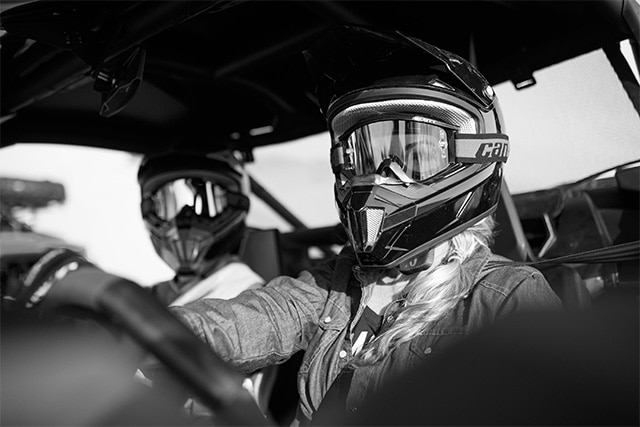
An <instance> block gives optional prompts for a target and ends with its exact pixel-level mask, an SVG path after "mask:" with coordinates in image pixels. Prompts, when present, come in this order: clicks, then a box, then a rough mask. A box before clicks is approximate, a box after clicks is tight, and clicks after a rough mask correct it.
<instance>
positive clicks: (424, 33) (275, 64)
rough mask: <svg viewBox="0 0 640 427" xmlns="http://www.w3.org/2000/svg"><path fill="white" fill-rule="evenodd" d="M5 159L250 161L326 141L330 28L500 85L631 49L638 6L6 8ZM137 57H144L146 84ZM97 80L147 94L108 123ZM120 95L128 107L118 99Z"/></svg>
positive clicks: (143, 4) (508, 1)
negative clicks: (260, 150)
mask: <svg viewBox="0 0 640 427" xmlns="http://www.w3.org/2000/svg"><path fill="white" fill-rule="evenodd" d="M2 8H3V11H2V14H1V15H0V17H1V22H2V30H3V31H5V32H6V33H5V34H3V35H2V38H1V42H2V49H1V50H0V55H1V57H0V59H1V67H2V68H1V71H2V100H1V103H0V108H1V114H2V124H1V132H2V141H1V143H0V144H1V145H2V146H6V145H11V144H13V143H15V142H59V143H68V144H78V145H87V146H97V147H105V148H112V149H118V150H124V151H129V152H135V153H144V154H149V153H156V152H162V151H166V150H172V149H181V150H190V151H196V152H212V151H218V150H221V149H226V148H234V149H240V150H245V151H250V150H251V149H252V148H253V147H257V146H262V145H267V144H274V143H279V142H283V141H288V140H292V139H296V138H300V137H303V136H307V135H312V134H315V133H319V132H322V131H324V130H325V129H326V126H325V122H324V119H323V117H322V115H321V114H320V111H319V109H318V106H317V104H316V102H315V95H314V86H313V82H312V81H311V77H310V75H309V73H308V72H307V69H306V64H305V62H304V57H303V55H302V53H301V52H302V50H304V49H305V48H306V47H307V46H308V45H309V44H310V43H311V42H312V41H313V40H314V39H315V38H316V37H317V36H318V35H319V34H320V33H321V32H323V31H324V30H326V29H327V28H329V27H330V26H332V25H334V24H339V23H352V24H359V25H372V26H379V27H387V28H395V29H399V30H403V31H405V32H406V33H408V34H411V35H413V36H416V37H419V38H422V39H424V40H425V41H428V42H429V43H432V44H434V45H436V46H438V47H441V48H444V49H446V50H449V51H452V52H454V53H457V54H459V55H460V56H463V57H466V58H468V59H470V60H471V61H472V62H475V63H476V64H477V67H478V68H479V69H480V71H481V72H482V73H483V74H484V75H485V76H486V77H487V79H488V80H489V82H490V83H492V84H494V85H495V84H498V83H501V82H506V81H513V82H514V83H515V82H519V81H522V80H525V79H527V78H528V77H530V76H531V75H532V73H533V72H535V71H537V70H540V69H542V68H545V67H548V66H550V65H553V64H556V63H559V62H562V61H564V60H566V59H570V58H573V57H576V56H578V55H581V54H583V53H586V52H589V51H592V50H595V49H598V48H600V47H602V46H605V45H608V44H612V43H616V42H618V41H620V40H624V39H627V38H629V37H630V34H632V33H633V32H634V31H635V32H637V30H638V29H637V28H634V29H630V28H629V27H628V24H627V23H626V21H625V18H624V16H625V13H628V8H629V1H617V0H612V1H604V0H603V1H522V0H475V1H393V2H392V1H255V0H253V1H251V0H249V1H247V0H245V1H238V0H231V1H222V0H211V1H200V0H198V1H181V2H178V1H153V2H147V1H118V2H111V1H91V2H87V1H75V2H67V1H59V2H58V1H56V2H52V1H35V2H12V1H5V2H3V5H2ZM137 47H142V48H143V49H144V52H145V60H144V71H143V73H142V75H141V80H136V78H135V76H133V77H131V76H132V74H131V73H134V74H135V71H136V70H137V68H136V65H137V63H136V62H135V61H133V62H132V64H133V65H132V66H131V67H129V68H124V67H122V64H125V63H126V61H127V60H128V59H132V58H133V57H132V53H133V52H134V50H135V49H136V48H137ZM99 71H103V72H104V71H107V72H110V73H111V75H110V76H109V78H112V77H114V76H115V77H120V78H121V83H122V85H124V83H126V82H128V81H131V82H133V83H134V84H133V85H132V87H134V86H135V83H136V82H139V87H138V89H137V91H134V90H133V89H132V90H131V92H129V93H135V94H134V95H133V97H132V99H131V101H130V102H129V103H128V104H126V106H125V107H124V109H122V110H121V111H120V112H118V113H117V114H114V115H113V116H111V117H109V118H106V117H103V116H101V115H100V114H99V111H100V108H101V102H102V98H101V93H99V92H98V91H96V89H95V88H96V87H97V85H98V84H100V83H101V82H102V83H103V84H104V81H97V80H96V76H97V75H98V72H99ZM120 95H122V94H120Z"/></svg>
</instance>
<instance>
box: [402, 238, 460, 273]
mask: <svg viewBox="0 0 640 427" xmlns="http://www.w3.org/2000/svg"><path fill="white" fill-rule="evenodd" d="M448 249H449V241H445V242H443V243H441V244H439V245H438V246H436V247H435V248H431V249H429V250H427V251H425V252H422V253H420V254H418V255H416V256H414V257H413V258H409V259H408V260H406V261H404V262H402V263H400V265H398V270H400V272H401V273H402V274H416V273H419V272H421V271H424V270H427V269H429V268H431V267H432V266H433V265H435V264H439V263H440V262H441V261H442V260H443V259H444V258H445V256H446V254H447V251H448Z"/></svg>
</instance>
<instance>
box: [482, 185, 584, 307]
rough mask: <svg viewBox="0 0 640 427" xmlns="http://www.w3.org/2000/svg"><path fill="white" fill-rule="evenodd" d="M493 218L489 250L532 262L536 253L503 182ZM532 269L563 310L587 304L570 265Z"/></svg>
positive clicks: (582, 282) (554, 265) (581, 284)
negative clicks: (542, 277) (491, 239)
mask: <svg viewBox="0 0 640 427" xmlns="http://www.w3.org/2000/svg"><path fill="white" fill-rule="evenodd" d="M495 219H496V222H497V226H496V235H495V240H494V245H493V252H494V253H496V254H498V255H502V256H504V257H507V258H509V259H511V260H513V261H516V262H524V263H530V262H535V261H536V260H537V259H538V256H537V255H536V254H534V253H533V251H532V249H531V246H530V245H529V242H528V240H527V237H526V235H525V233H524V229H523V228H522V223H521V222H520V218H519V216H518V211H517V210H516V206H515V204H514V202H513V198H512V197H511V192H510V191H509V188H508V186H507V184H506V182H504V181H503V183H502V189H501V192H500V201H499V202H498V206H497V208H496V213H495ZM534 267H535V265H534ZM536 268H538V269H539V270H540V272H541V273H542V274H543V275H544V276H545V278H546V279H547V282H549V285H551V289H553V291H554V292H555V293H556V295H558V297H559V298H560V300H561V301H562V305H563V307H564V308H565V309H567V310H582V309H587V308H590V307H591V294H590V293H589V290H588V288H587V286H586V285H585V283H584V281H583V280H582V277H581V276H580V274H579V273H578V271H577V270H576V269H575V268H574V267H572V266H570V265H566V264H553V265H549V266H544V267H536Z"/></svg>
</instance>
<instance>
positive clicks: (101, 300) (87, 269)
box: [15, 249, 273, 425]
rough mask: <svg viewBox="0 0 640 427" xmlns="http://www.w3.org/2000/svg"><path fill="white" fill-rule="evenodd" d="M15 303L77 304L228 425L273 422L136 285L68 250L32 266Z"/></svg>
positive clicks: (233, 375) (238, 377)
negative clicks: (143, 352)
mask: <svg viewBox="0 0 640 427" xmlns="http://www.w3.org/2000/svg"><path fill="white" fill-rule="evenodd" d="M15 303H16V305H19V306H22V307H24V308H26V309H31V308H34V307H35V308H37V309H38V310H40V311H43V312H47V311H54V310H56V309H60V308H64V307H78V308H82V309H85V310H88V311H89V312H92V313H95V314H97V315H99V316H100V317H101V318H106V319H107V320H108V321H109V322H111V323H113V324H117V325H118V327H120V328H121V329H122V330H124V331H125V332H126V333H128V334H129V335H130V336H131V337H132V338H133V339H134V340H135V341H136V342H137V343H138V344H139V345H140V346H141V347H142V348H144V349H145V350H146V351H148V352H150V353H151V354H152V355H154V356H155V357H156V358H157V359H158V360H159V361H161V362H162V363H163V364H164V366H165V367H166V368H167V369H168V370H169V371H170V372H172V373H173V374H174V376H175V377H176V378H177V379H179V380H180V381H182V382H183V384H184V386H185V387H187V388H188V389H189V390H190V391H191V392H192V393H193V394H194V395H195V396H197V397H198V398H199V399H200V400H201V402H202V403H203V404H205V405H207V406H208V407H209V408H210V409H212V410H213V411H214V413H215V414H216V418H217V419H220V420H222V421H223V422H224V423H225V424H227V425H273V423H271V422H270V420H269V419H268V418H265V416H264V415H263V414H262V413H261V412H260V410H259V409H258V407H257V405H256V404H255V401H254V400H253V399H252V398H251V396H250V394H249V393H248V392H247V390H245V389H244V388H243V387H242V381H243V379H244V376H243V375H242V374H240V373H239V372H237V371H235V370H234V369H233V368H231V367H230V366H229V365H227V364H226V363H225V362H224V361H222V359H220V358H219V357H218V356H217V355H216V354H215V353H214V352H213V351H212V350H211V349H210V348H209V347H207V346H206V345H205V344H204V343H203V342H202V341H201V340H200V339H199V338H197V337H196V336H195V335H194V334H193V333H192V332H191V330H189V329H188V328H187V327H186V326H185V325H184V324H182V323H181V322H180V321H179V320H178V319H177V318H176V317H174V316H173V315H172V314H171V313H170V312H169V311H168V310H167V309H166V308H165V307H164V306H163V305H162V304H160V302H158V301H157V300H156V299H155V298H153V297H152V296H151V295H150V294H148V293H147V292H145V291H144V289H142V287H140V286H139V285H137V284H136V283H134V282H132V281H130V280H127V279H124V278H121V277H118V276H115V275H112V274H109V273H106V272H105V271H103V270H101V269H100V268H98V267H96V266H95V265H93V264H92V263H90V262H89V261H87V260H86V259H85V258H84V257H82V256H81V255H79V254H77V253H75V252H73V251H70V250H68V249H55V250H52V251H49V252H47V253H46V254H45V255H44V256H43V257H41V258H40V260H39V261H38V262H36V264H35V265H34V266H33V267H32V268H31V270H30V271H29V273H28V274H27V277H26V279H25V287H24V288H23V290H22V291H21V293H20V294H19V295H18V296H17V297H16V301H15Z"/></svg>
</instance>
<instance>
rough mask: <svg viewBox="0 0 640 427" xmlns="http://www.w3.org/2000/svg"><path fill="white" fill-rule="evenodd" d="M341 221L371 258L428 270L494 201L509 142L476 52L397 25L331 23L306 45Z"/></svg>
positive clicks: (361, 256)
mask: <svg viewBox="0 0 640 427" xmlns="http://www.w3.org/2000/svg"><path fill="white" fill-rule="evenodd" d="M305 56H306V58H307V63H308V65H309V68H310V71H311V73H312V75H313V77H314V79H315V81H316V84H317V95H318V100H319V103H320V108H321V110H322V112H323V113H324V114H325V116H326V119H327V125H328V128H329V132H330V134H331V138H332V148H331V165H332V168H333V172H334V174H335V178H336V183H335V198H336V204H337V206H338V210H339V214H340V219H341V222H342V223H343V225H344V226H345V228H346V230H347V234H348V235H349V238H350V241H351V244H352V245H353V247H354V249H355V252H356V255H357V257H358V260H359V262H360V264H361V265H364V266H376V267H396V266H399V267H400V269H401V270H402V271H412V270H415V269H419V268H420V267H421V264H423V262H422V260H423V258H421V257H425V256H426V254H427V253H428V251H429V250H430V249H431V248H433V247H435V246H436V245H438V244H439V243H441V242H443V241H445V240H447V239H449V238H451V237H452V236H454V235H455V234H458V233H459V232H461V231H463V230H464V229H466V228H468V227H469V226H471V225H472V224H475V223H476V222H478V221H479V220H481V219H482V218H484V217H486V216H488V215H490V214H491V213H492V212H493V211H494V210H495V207H496V204H497V202H498V199H499V194H500V185H501V182H502V162H504V161H506V159H507V156H508V152H509V142H508V138H507V136H506V135H504V134H503V133H502V132H503V126H502V117H501V114H500V110H499V107H498V103H497V99H496V98H495V95H494V93H493V90H492V88H491V86H490V85H489V84H488V82H487V81H486V80H485V78H484V77H483V76H482V75H481V74H480V73H479V72H478V71H477V70H476V69H475V68H474V67H473V66H472V65H471V64H469V63H468V62H467V61H466V60H464V59H463V58H461V57H459V56H457V55H454V54H452V53H450V52H447V51H444V50H442V49H439V48H437V47H435V46H432V45H430V44H428V43H425V42H423V41H421V40H418V39H416V38H413V37H410V36H407V35H404V34H403V33H401V32H399V31H388V32H381V31H374V30H372V29H368V28H364V27H355V26H342V27H337V28H334V29H333V30H331V31H330V32H329V33H328V34H327V35H326V36H325V37H323V38H322V39H320V40H319V42H318V43H317V44H316V45H315V46H314V47H313V48H312V49H310V50H307V51H306V52H305Z"/></svg>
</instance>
